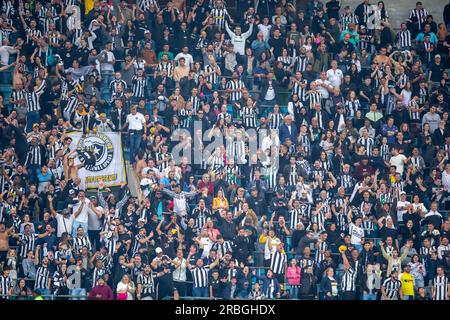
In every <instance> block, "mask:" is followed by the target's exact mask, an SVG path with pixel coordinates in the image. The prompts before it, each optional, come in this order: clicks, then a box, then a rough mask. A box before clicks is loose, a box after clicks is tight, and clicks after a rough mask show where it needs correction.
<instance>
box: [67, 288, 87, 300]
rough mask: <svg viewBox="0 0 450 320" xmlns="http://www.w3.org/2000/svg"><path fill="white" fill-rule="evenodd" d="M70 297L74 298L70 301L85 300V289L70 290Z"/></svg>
mask: <svg viewBox="0 0 450 320" xmlns="http://www.w3.org/2000/svg"><path fill="white" fill-rule="evenodd" d="M70 295H72V296H74V297H73V298H72V300H86V289H85V288H76V289H72V290H70Z"/></svg>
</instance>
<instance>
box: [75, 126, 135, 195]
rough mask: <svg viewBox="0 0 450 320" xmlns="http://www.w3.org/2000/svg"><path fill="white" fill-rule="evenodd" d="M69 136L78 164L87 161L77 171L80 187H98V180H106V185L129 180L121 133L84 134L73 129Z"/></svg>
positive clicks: (110, 185) (117, 184)
mask: <svg viewBox="0 0 450 320" xmlns="http://www.w3.org/2000/svg"><path fill="white" fill-rule="evenodd" d="M68 136H70V137H71V138H72V143H71V144H70V150H75V149H76V150H77V153H76V160H75V165H77V164H80V163H83V164H84V166H83V167H82V168H80V170H78V176H79V177H80V179H81V184H80V187H81V188H83V189H91V188H97V187H98V180H99V179H103V181H104V184H105V186H106V187H114V186H119V185H120V184H121V183H122V182H125V183H126V182H127V174H126V171H125V163H124V159H123V152H122V139H121V138H120V133H117V132H98V133H88V134H86V135H83V134H82V133H81V132H71V133H69V134H68Z"/></svg>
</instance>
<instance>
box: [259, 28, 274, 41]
mask: <svg viewBox="0 0 450 320" xmlns="http://www.w3.org/2000/svg"><path fill="white" fill-rule="evenodd" d="M270 29H272V25H270V24H269V25H267V26H265V25H263V24H258V30H259V31H261V33H262V34H263V40H264V41H268V40H269V37H270Z"/></svg>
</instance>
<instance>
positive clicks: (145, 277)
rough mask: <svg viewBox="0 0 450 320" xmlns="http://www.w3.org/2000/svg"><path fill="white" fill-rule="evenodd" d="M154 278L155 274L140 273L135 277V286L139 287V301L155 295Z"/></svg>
mask: <svg viewBox="0 0 450 320" xmlns="http://www.w3.org/2000/svg"><path fill="white" fill-rule="evenodd" d="M155 278H156V272H150V273H149V274H145V272H143V273H141V274H139V275H138V277H137V285H138V286H140V287H141V299H142V298H146V297H152V298H153V297H154V294H155Z"/></svg>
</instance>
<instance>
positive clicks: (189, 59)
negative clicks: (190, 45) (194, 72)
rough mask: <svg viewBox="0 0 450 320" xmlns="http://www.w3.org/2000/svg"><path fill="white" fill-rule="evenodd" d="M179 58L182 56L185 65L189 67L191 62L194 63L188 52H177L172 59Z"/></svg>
mask: <svg viewBox="0 0 450 320" xmlns="http://www.w3.org/2000/svg"><path fill="white" fill-rule="evenodd" d="M180 58H184V60H185V65H186V66H188V67H190V66H191V64H193V63H194V58H192V55H191V54H190V53H183V52H180V53H179V54H177V55H176V56H175V59H174V60H175V61H177V62H178V60H180Z"/></svg>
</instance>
